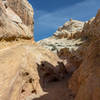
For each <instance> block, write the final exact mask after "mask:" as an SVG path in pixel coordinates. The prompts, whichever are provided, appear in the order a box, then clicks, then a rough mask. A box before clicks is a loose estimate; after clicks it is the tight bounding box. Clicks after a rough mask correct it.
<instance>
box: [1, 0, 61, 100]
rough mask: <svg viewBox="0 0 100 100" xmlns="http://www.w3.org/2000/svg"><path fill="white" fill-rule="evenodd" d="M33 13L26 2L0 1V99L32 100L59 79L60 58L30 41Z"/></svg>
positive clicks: (17, 0)
mask: <svg viewBox="0 0 100 100" xmlns="http://www.w3.org/2000/svg"><path fill="white" fill-rule="evenodd" d="M33 14H34V12H33V9H32V7H31V5H30V4H29V3H28V1H27V0H0V100H32V99H33V98H35V97H39V96H41V95H43V94H45V91H44V88H43V86H42V84H45V83H46V80H47V77H48V80H49V81H52V80H53V79H55V78H56V79H60V78H62V73H61V70H60V68H61V67H60V65H61V64H60V65H59V63H58V62H61V61H60V59H59V58H58V57H57V56H56V55H55V54H53V53H52V52H51V51H49V50H45V49H44V48H42V47H41V46H39V45H37V44H36V43H35V42H33V41H32V40H31V39H32V38H33V25H34V20H33ZM59 71H60V72H59ZM58 76H59V77H58ZM44 87H45V86H44Z"/></svg>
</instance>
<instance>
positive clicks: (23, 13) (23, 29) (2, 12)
mask: <svg viewBox="0 0 100 100" xmlns="http://www.w3.org/2000/svg"><path fill="white" fill-rule="evenodd" d="M14 4H15V5H14ZM0 5H1V6H0V26H1V27H0V39H5V40H12V39H16V38H26V39H31V38H33V24H34V23H33V22H34V21H33V10H32V7H31V6H30V4H29V3H28V1H26V0H19V1H18V0H16V2H15V1H14V0H12V1H11V0H8V1H7V0H2V1H1V2H0ZM10 6H11V7H10ZM18 12H19V13H18Z"/></svg>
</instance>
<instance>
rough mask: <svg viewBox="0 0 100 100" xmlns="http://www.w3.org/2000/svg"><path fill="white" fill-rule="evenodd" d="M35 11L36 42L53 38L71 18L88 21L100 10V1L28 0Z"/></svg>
mask: <svg viewBox="0 0 100 100" xmlns="http://www.w3.org/2000/svg"><path fill="white" fill-rule="evenodd" d="M28 1H29V2H30V3H31V4H32V6H33V9H34V12H35V13H34V19H35V28H34V37H35V40H36V41H38V40H41V39H43V38H46V37H49V36H51V35H52V34H53V33H54V32H55V31H56V30H57V28H58V27H59V26H61V25H63V24H64V23H65V22H66V21H68V20H69V19H70V18H72V19H76V20H81V21H87V20H89V19H90V18H92V17H94V16H95V15H96V13H97V10H98V9H99V8H100V0H28Z"/></svg>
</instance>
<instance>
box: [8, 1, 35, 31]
mask: <svg viewBox="0 0 100 100" xmlns="http://www.w3.org/2000/svg"><path fill="white" fill-rule="evenodd" d="M8 2H9V7H11V8H12V9H13V11H14V12H15V13H16V14H17V15H18V16H19V17H20V18H21V19H22V21H23V23H24V24H25V25H27V26H28V27H29V28H30V29H31V31H32V33H33V24H34V21H33V14H34V12H33V8H32V6H31V5H30V4H29V3H28V0H8Z"/></svg>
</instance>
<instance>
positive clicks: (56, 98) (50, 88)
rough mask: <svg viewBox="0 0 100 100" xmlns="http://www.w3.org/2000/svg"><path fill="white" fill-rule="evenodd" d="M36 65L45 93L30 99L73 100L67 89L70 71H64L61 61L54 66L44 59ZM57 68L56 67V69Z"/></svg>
mask: <svg viewBox="0 0 100 100" xmlns="http://www.w3.org/2000/svg"><path fill="white" fill-rule="evenodd" d="M37 65H38V72H39V76H40V85H41V87H42V89H43V91H45V92H47V94H45V95H43V96H41V97H39V98H35V99H32V100H73V99H74V97H75V96H74V95H73V94H72V92H71V90H69V89H68V80H69V78H70V76H71V73H68V72H66V70H65V67H64V65H63V63H62V62H58V65H57V66H56V67H54V66H53V65H52V64H50V63H48V62H46V61H44V62H41V64H37ZM57 68H58V69H57Z"/></svg>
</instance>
